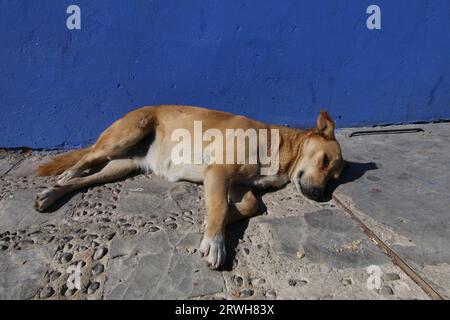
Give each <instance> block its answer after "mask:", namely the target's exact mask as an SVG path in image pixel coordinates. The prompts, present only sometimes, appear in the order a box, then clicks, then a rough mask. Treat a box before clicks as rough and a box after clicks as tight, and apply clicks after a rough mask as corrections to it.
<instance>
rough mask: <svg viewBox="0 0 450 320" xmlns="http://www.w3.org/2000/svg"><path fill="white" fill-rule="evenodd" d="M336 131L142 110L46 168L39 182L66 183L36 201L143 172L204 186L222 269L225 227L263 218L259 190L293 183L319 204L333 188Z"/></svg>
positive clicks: (215, 256)
mask: <svg viewBox="0 0 450 320" xmlns="http://www.w3.org/2000/svg"><path fill="white" fill-rule="evenodd" d="M334 130H335V124H334V122H333V120H332V119H331V118H330V116H329V115H328V113H326V112H324V111H322V112H320V114H319V116H318V118H317V126H316V128H312V129H309V130H300V129H293V128H288V127H284V126H276V125H268V124H264V123H261V122H258V121H254V120H251V119H249V118H246V117H243V116H238V115H233V114H231V113H226V112H221V111H214V110H209V109H205V108H199V107H189V106H176V105H164V106H153V107H143V108H140V109H137V110H134V111H132V112H130V113H128V114H127V115H125V116H124V117H123V118H121V119H119V120H117V121H116V122H114V123H113V124H112V125H111V126H110V127H109V128H107V129H106V130H105V131H104V132H103V133H102V134H101V135H100V137H99V138H98V139H97V141H96V142H95V143H94V144H93V145H92V146H90V147H87V148H84V149H80V150H75V151H71V152H68V153H65V154H63V155H60V156H58V157H56V158H54V159H53V160H51V161H50V162H49V163H46V164H44V165H42V166H40V167H39V168H38V172H37V174H38V175H39V176H48V175H59V177H58V180H57V183H56V184H55V185H53V186H52V187H50V188H48V189H46V190H44V191H43V192H41V193H38V194H37V195H36V199H35V203H34V207H35V208H36V210H38V211H44V210H45V209H46V208H48V207H49V206H50V205H51V204H52V203H54V202H55V201H56V200H57V199H59V198H60V197H62V196H63V195H65V194H67V193H69V192H71V191H74V190H77V189H81V188H84V187H86V186H89V185H93V184H100V183H106V182H111V181H114V180H117V179H122V178H124V177H126V176H128V175H130V174H132V173H133V172H136V171H140V172H144V173H145V172H153V173H154V174H156V175H158V176H161V177H164V178H166V179H168V180H169V181H179V180H186V181H192V182H197V183H204V186H205V203H206V209H207V224H206V229H205V233H204V237H203V240H202V242H201V244H200V249H199V251H200V252H201V254H202V255H203V256H204V257H206V260H207V262H208V264H209V265H210V266H211V267H212V268H215V269H217V268H219V267H220V266H221V265H222V264H223V262H224V261H225V254H226V253H225V227H226V225H227V224H229V223H233V222H235V221H238V220H240V219H243V218H249V217H251V216H253V215H255V214H256V212H257V209H258V201H257V199H256V197H255V195H254V193H253V191H252V190H254V189H256V188H280V187H282V186H284V185H286V184H287V183H289V182H292V183H294V184H295V186H296V187H297V189H298V190H299V192H302V193H303V195H305V196H306V197H308V198H310V199H313V200H318V199H319V198H320V197H321V195H322V193H323V191H324V189H325V186H326V184H327V181H328V180H329V179H333V178H334V179H336V178H338V177H339V175H340V173H341V171H342V169H343V167H344V160H343V158H342V152H341V148H340V145H339V143H338V142H337V141H336V138H335V135H334ZM192 136H194V138H193V139H192ZM239 137H241V138H243V139H241V141H237V142H236V139H238V138H239ZM99 167H100V168H101V169H100V170H99V171H94V172H93V171H91V169H94V168H99Z"/></svg>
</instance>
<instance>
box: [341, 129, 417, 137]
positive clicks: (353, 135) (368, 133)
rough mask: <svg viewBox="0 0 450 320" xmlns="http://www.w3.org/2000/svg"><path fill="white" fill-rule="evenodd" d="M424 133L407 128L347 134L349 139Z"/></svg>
mask: <svg viewBox="0 0 450 320" xmlns="http://www.w3.org/2000/svg"><path fill="white" fill-rule="evenodd" d="M417 132H424V130H423V129H422V128H407V129H385V130H365V131H353V132H352V133H350V134H349V138H352V137H358V136H371V135H377V134H400V133H417Z"/></svg>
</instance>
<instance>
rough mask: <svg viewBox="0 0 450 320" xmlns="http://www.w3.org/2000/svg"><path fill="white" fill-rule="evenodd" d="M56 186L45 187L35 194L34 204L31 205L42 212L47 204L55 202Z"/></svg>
mask: <svg viewBox="0 0 450 320" xmlns="http://www.w3.org/2000/svg"><path fill="white" fill-rule="evenodd" d="M55 191H56V188H49V189H46V190H44V191H42V192H40V193H38V194H36V197H35V198H34V204H33V207H34V208H35V209H36V210H37V211H39V212H43V211H44V210H45V209H47V208H48V207H49V206H51V205H52V204H53V202H55V200H56V198H57V195H56V192H55Z"/></svg>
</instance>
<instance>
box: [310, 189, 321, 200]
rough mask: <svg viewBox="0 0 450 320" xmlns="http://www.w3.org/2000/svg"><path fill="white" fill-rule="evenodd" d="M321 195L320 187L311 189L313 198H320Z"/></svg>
mask: <svg viewBox="0 0 450 320" xmlns="http://www.w3.org/2000/svg"><path fill="white" fill-rule="evenodd" d="M320 195H321V191H320V189H318V188H314V189H312V190H311V198H314V199H319V198H320Z"/></svg>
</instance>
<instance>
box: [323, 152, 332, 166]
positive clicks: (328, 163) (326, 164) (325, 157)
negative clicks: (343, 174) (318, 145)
mask: <svg viewBox="0 0 450 320" xmlns="http://www.w3.org/2000/svg"><path fill="white" fill-rule="evenodd" d="M329 165H330V159H328V156H327V155H326V154H325V155H324V156H323V160H322V166H323V168H324V169H326V168H328V166H329Z"/></svg>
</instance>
